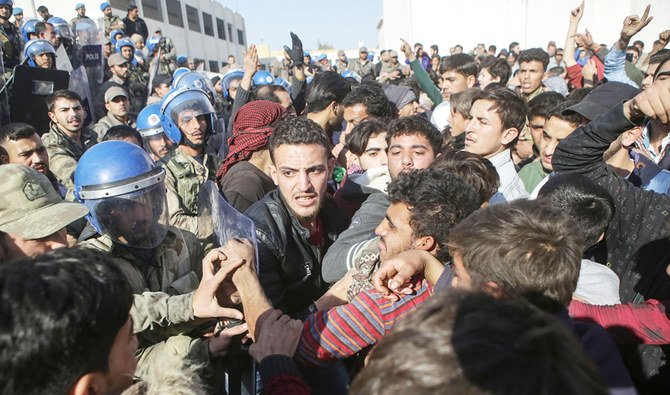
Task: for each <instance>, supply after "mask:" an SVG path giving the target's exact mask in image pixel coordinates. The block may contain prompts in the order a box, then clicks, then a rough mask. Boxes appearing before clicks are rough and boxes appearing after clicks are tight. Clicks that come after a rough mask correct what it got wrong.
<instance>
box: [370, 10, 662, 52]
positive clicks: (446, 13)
mask: <svg viewBox="0 0 670 395" xmlns="http://www.w3.org/2000/svg"><path fill="white" fill-rule="evenodd" d="M383 2H384V4H383V14H382V20H381V22H380V26H379V27H378V29H379V45H380V48H393V49H396V50H397V49H398V48H400V38H404V39H406V40H408V41H409V42H410V43H412V44H413V43H415V42H421V43H422V44H423V45H424V49H425V50H426V51H428V47H429V46H430V45H432V44H437V45H439V46H440V53H441V54H442V55H446V54H448V51H449V48H450V47H453V46H454V45H456V44H460V45H462V46H463V48H464V50H465V51H469V50H471V49H472V48H474V47H475V46H476V45H477V44H478V43H484V44H486V45H487V46H488V45H491V44H493V45H496V46H497V47H498V50H500V49H502V48H507V46H508V45H509V43H510V42H512V41H517V42H519V43H520V44H521V47H522V48H531V47H541V48H546V45H547V43H548V42H549V41H550V40H554V41H556V45H557V46H558V47H563V46H564V43H565V35H566V33H567V29H568V25H569V15H570V11H571V10H572V9H574V8H575V7H577V5H579V0H571V1H566V0H561V1H556V0H471V1H454V0H452V1H430V0H383ZM647 4H651V13H650V15H653V16H654V19H653V20H652V21H651V23H650V24H649V25H648V26H647V27H646V28H645V29H644V30H643V31H642V32H640V34H638V35H637V36H635V37H634V38H633V40H636V39H640V40H642V41H644V42H645V45H646V46H645V50H646V51H648V50H649V48H651V45H652V44H653V41H654V40H656V39H658V34H659V33H660V32H661V31H663V30H665V29H668V28H670V1H668V0H645V1H642V0H588V1H586V8H585V13H584V16H583V18H582V20H581V22H580V26H579V32H584V29H585V28H588V29H589V31H590V32H591V34H592V35H593V39H594V40H595V41H596V42H598V43H605V44H607V45H612V44H613V43H614V42H615V41H616V40H617V39H618V37H619V32H620V31H621V26H622V23H623V20H624V18H625V17H626V16H627V15H631V14H638V15H642V13H643V12H644V7H645V6H646V5H647Z"/></svg>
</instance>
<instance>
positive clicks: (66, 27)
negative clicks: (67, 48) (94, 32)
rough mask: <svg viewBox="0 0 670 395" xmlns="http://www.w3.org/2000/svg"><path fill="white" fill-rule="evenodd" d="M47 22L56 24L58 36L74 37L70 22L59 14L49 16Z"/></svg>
mask: <svg viewBox="0 0 670 395" xmlns="http://www.w3.org/2000/svg"><path fill="white" fill-rule="evenodd" d="M47 22H49V23H51V24H52V25H53V26H54V30H55V31H56V36H58V37H59V38H60V39H61V40H72V39H73V34H72V30H71V28H70V24H69V23H68V22H67V21H66V20H65V19H63V18H60V17H57V16H52V17H51V18H49V20H48V21H47Z"/></svg>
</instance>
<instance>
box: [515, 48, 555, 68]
mask: <svg viewBox="0 0 670 395" xmlns="http://www.w3.org/2000/svg"><path fill="white" fill-rule="evenodd" d="M533 61H537V62H540V63H542V70H543V71H547V66H548V65H549V54H548V53H547V52H546V51H545V50H544V49H542V48H529V49H526V50H523V51H521V53H520V54H519V64H521V63H527V62H533Z"/></svg>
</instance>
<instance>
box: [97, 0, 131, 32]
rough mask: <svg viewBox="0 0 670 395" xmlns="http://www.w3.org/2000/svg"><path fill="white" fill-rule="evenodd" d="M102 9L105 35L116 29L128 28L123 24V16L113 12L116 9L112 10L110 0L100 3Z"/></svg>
mask: <svg viewBox="0 0 670 395" xmlns="http://www.w3.org/2000/svg"><path fill="white" fill-rule="evenodd" d="M100 11H102V14H103V21H104V24H105V36H109V34H110V33H111V32H112V31H114V30H123V29H125V28H126V25H124V24H123V21H122V20H121V18H119V17H118V15H114V14H113V12H114V11H112V6H111V5H109V3H108V2H104V3H101V4H100Z"/></svg>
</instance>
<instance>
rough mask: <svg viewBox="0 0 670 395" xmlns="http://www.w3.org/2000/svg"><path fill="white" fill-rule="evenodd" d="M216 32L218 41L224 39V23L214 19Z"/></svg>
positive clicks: (221, 20)
mask: <svg viewBox="0 0 670 395" xmlns="http://www.w3.org/2000/svg"><path fill="white" fill-rule="evenodd" d="M216 31H217V32H218V33H219V38H220V39H222V40H225V39H226V23H225V22H224V21H223V19H220V18H216Z"/></svg>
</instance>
